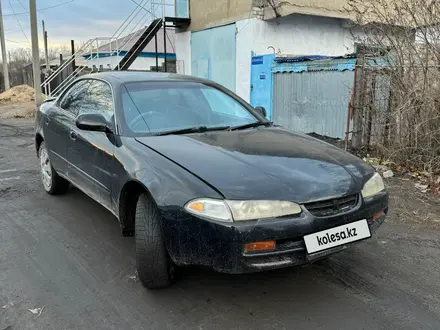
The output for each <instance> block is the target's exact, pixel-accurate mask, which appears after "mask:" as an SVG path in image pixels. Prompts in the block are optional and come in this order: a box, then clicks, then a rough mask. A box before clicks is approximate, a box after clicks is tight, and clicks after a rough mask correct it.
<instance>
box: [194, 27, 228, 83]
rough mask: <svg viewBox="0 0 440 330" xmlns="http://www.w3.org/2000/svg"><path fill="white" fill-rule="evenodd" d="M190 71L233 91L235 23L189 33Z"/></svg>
mask: <svg viewBox="0 0 440 330" xmlns="http://www.w3.org/2000/svg"><path fill="white" fill-rule="evenodd" d="M191 71H192V72H191V74H192V75H194V76H197V77H201V78H207V79H211V80H213V81H215V82H217V83H219V84H221V85H223V86H225V87H226V88H229V89H230V90H232V91H234V92H235V24H231V25H226V26H222V27H218V28H213V29H208V30H204V31H200V32H193V33H192V34H191Z"/></svg>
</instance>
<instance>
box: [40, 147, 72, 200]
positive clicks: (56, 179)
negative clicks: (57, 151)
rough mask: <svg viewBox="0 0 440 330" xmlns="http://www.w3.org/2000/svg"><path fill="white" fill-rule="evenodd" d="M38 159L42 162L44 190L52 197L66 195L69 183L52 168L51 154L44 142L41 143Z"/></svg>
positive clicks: (41, 173)
mask: <svg viewBox="0 0 440 330" xmlns="http://www.w3.org/2000/svg"><path fill="white" fill-rule="evenodd" d="M38 159H39V160H40V176H41V182H42V183H43V187H44V190H45V191H46V192H47V193H48V194H50V195H60V194H64V193H66V192H67V190H68V189H69V182H68V181H67V180H65V179H63V178H62V177H60V176H59V175H58V174H57V172H56V171H55V169H54V168H53V167H52V164H51V163H50V160H49V152H48V150H47V147H46V144H45V143H44V142H41V144H40V148H39V149H38Z"/></svg>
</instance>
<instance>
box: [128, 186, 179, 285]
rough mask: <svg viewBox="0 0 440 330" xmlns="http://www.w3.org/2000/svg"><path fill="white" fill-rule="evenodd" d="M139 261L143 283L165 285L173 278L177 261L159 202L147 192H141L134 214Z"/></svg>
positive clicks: (139, 272) (137, 259)
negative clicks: (167, 240) (164, 230)
mask: <svg viewBox="0 0 440 330" xmlns="http://www.w3.org/2000/svg"><path fill="white" fill-rule="evenodd" d="M135 241H136V265H137V271H138V276H139V279H140V281H141V283H142V285H143V286H144V287H146V288H148V289H153V290H154V289H163V288H166V287H168V286H170V285H171V284H172V282H173V280H174V264H173V262H172V260H171V258H170V257H169V255H168V252H167V249H166V247H165V241H164V238H163V235H162V230H161V227H160V215H159V210H158V209H157V206H156V205H155V203H154V201H153V200H152V199H151V198H150V196H149V195H148V194H146V193H144V194H142V195H140V196H139V199H138V202H137V205H136V215H135Z"/></svg>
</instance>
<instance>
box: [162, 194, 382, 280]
mask: <svg viewBox="0 0 440 330" xmlns="http://www.w3.org/2000/svg"><path fill="white" fill-rule="evenodd" d="M382 211H383V212H384V213H383V215H382V216H380V217H378V218H375V219H374V220H373V217H374V216H376V215H377V214H378V213H380V212H382ZM387 212H388V194H387V193H386V192H383V193H381V194H379V195H376V196H375V197H374V198H371V199H369V200H363V199H362V198H360V201H359V204H358V205H357V207H355V208H353V209H352V210H350V211H349V212H347V213H344V214H340V215H337V216H332V217H325V218H322V217H314V216H313V215H312V214H311V213H310V212H308V211H307V210H305V211H304V212H303V213H302V214H301V215H300V216H299V217H296V218H282V219H268V220H259V221H246V222H242V223H239V222H235V223H219V222H213V221H208V220H204V219H200V218H197V217H194V216H192V215H189V214H187V213H186V212H184V211H182V210H181V211H178V212H176V210H174V211H170V210H163V211H162V218H163V223H162V228H163V231H164V236H165V240H166V245H167V248H168V251H169V254H170V256H171V258H172V259H173V261H174V262H175V263H176V264H177V265H203V266H208V267H211V268H213V269H215V270H217V271H219V272H224V273H231V274H238V273H252V272H258V271H264V270H269V269H276V268H284V267H289V266H296V265H305V264H309V263H312V262H314V261H316V260H318V259H321V258H323V257H326V256H328V255H331V254H334V253H337V252H340V251H343V250H345V249H346V248H347V246H348V245H342V246H338V247H335V248H332V249H329V250H326V251H324V252H318V253H315V254H308V253H307V250H306V247H305V243H304V239H303V237H304V236H305V235H309V234H312V233H316V232H320V231H323V230H327V229H330V228H333V227H338V226H342V225H345V224H348V223H352V222H355V221H358V220H362V219H367V221H368V225H369V227H370V230H371V233H372V234H374V233H375V232H376V230H377V229H378V228H379V227H380V226H381V225H382V224H383V222H384V221H385V218H386V214H387ZM272 240H275V241H276V246H277V248H276V249H275V250H273V251H270V252H263V253H251V254H247V253H245V252H244V245H245V244H247V243H253V242H262V241H272ZM352 244H356V243H352ZM349 245H351V244H349Z"/></svg>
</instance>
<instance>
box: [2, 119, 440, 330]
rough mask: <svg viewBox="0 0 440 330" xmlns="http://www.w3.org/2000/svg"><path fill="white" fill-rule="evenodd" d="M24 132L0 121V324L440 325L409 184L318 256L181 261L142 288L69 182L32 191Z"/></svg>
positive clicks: (434, 249) (432, 259) (430, 206)
mask: <svg viewBox="0 0 440 330" xmlns="http://www.w3.org/2000/svg"><path fill="white" fill-rule="evenodd" d="M32 132H33V122H32V121H29V120H20V121H17V120H15V121H2V122H0V330H3V329H45V330H46V329H47V330H48V329H56V330H61V329H369V330H371V329H440V284H439V283H440V238H439V237H440V223H439V219H440V207H439V205H438V204H437V203H436V201H435V200H429V199H426V198H424V197H423V196H418V195H415V193H414V192H413V191H412V190H411V188H413V184H412V183H408V182H407V181H402V180H400V179H393V180H394V181H392V182H391V183H392V186H391V193H392V194H393V195H392V196H393V198H392V199H391V208H392V212H391V215H390V217H389V219H388V221H387V222H386V224H385V225H384V226H383V227H382V228H381V229H380V230H379V232H378V234H377V236H376V237H375V238H374V239H372V240H369V241H366V242H364V243H362V244H360V245H358V246H356V247H354V248H352V249H350V250H348V251H346V252H344V253H341V254H339V255H336V256H334V257H332V258H330V259H328V260H325V261H321V262H319V263H317V264H314V265H313V266H310V267H307V268H292V269H285V270H281V271H273V272H267V273H261V274H254V275H242V276H231V275H223V274H218V273H215V272H213V271H209V270H205V269H200V268H189V269H186V270H184V271H183V274H182V275H181V278H180V279H179V281H178V283H177V284H176V285H175V286H173V287H172V288H170V289H168V290H165V291H157V292H149V291H147V290H145V289H144V288H143V287H142V286H141V284H140V283H139V281H138V280H137V279H136V274H135V259H134V241H133V239H132V238H123V237H121V235H120V232H119V226H118V223H117V220H116V219H115V218H114V217H113V216H112V215H111V214H110V213H108V212H107V211H105V210H104V209H103V208H102V207H100V206H99V205H98V204H96V203H94V202H93V201H92V200H90V199H89V198H88V197H86V196H85V195H84V194H82V193H81V192H79V191H78V190H75V189H72V191H70V192H69V194H67V195H65V196H61V197H52V196H48V195H47V194H45V193H44V192H43V188H42V187H41V184H40V180H39V172H38V170H37V160H36V156H35V151H34V146H33V136H32ZM405 185H407V186H408V188H407V189H406V188H405ZM41 308H42V310H41ZM29 309H31V310H32V309H37V310H33V312H34V313H35V314H33V313H32V312H30V311H29Z"/></svg>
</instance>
